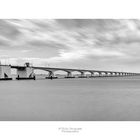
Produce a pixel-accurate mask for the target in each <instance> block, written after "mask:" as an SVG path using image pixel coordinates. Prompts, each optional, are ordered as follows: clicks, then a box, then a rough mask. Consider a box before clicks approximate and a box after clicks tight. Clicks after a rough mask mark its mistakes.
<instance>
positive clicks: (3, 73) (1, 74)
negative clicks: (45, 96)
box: [0, 63, 140, 80]
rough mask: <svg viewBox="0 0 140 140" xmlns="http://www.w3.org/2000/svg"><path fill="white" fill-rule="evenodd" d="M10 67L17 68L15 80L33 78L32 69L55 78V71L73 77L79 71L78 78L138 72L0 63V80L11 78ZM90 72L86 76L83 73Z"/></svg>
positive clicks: (133, 74)
mask: <svg viewBox="0 0 140 140" xmlns="http://www.w3.org/2000/svg"><path fill="white" fill-rule="evenodd" d="M11 69H16V70H17V77H16V79H17V80H20V79H35V73H34V70H43V71H47V72H48V73H49V74H48V76H47V77H46V78H48V79H52V78H57V77H56V76H55V72H56V71H64V72H66V73H67V74H66V76H65V78H75V76H74V75H73V72H79V75H78V78H87V77H89V78H92V77H114V76H116V77H120V76H137V75H140V73H132V72H119V71H101V70H88V69H69V68H52V67H34V66H30V63H25V65H24V66H13V65H0V80H12V76H11ZM86 72H88V73H90V75H89V76H87V75H86V74H85V73H86Z"/></svg>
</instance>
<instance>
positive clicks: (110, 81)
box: [0, 77, 140, 121]
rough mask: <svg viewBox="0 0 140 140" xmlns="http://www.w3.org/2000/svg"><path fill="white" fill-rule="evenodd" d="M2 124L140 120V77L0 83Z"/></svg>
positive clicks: (0, 118)
mask: <svg viewBox="0 0 140 140" xmlns="http://www.w3.org/2000/svg"><path fill="white" fill-rule="evenodd" d="M0 120H8V121H11V120H13V121H18V120H22V121H26V120H27V121H28V120H30V121H34V120H38V121H44V120H46V121H97V120H98V121H106V120H107V121H112V120H115V121H125V120H130V121H131V120H140V77H112V78H88V79H85V78H84V79H55V80H49V79H38V80H35V81H34V80H21V81H16V80H14V81H0Z"/></svg>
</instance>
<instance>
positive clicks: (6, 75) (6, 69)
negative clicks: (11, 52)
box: [0, 65, 12, 80]
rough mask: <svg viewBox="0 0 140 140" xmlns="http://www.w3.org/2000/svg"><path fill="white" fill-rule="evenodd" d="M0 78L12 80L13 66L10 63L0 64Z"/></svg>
mask: <svg viewBox="0 0 140 140" xmlns="http://www.w3.org/2000/svg"><path fill="white" fill-rule="evenodd" d="M0 80H12V77H11V66H8V65H1V66H0Z"/></svg>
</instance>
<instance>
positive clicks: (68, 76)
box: [65, 71, 75, 78]
mask: <svg viewBox="0 0 140 140" xmlns="http://www.w3.org/2000/svg"><path fill="white" fill-rule="evenodd" d="M65 78H75V77H74V76H72V72H70V71H68V72H67V76H66V77H65Z"/></svg>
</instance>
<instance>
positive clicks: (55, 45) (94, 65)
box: [0, 19, 140, 121]
mask: <svg viewBox="0 0 140 140" xmlns="http://www.w3.org/2000/svg"><path fill="white" fill-rule="evenodd" d="M139 45H140V20H138V19H1V20H0V61H1V64H0V89H1V93H0V121H139V120H140V109H139V107H140V101H139V100H140V94H139V93H140V86H139V83H140V71H139V69H140V66H139V61H140V55H139V54H140V47H139Z"/></svg>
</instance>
